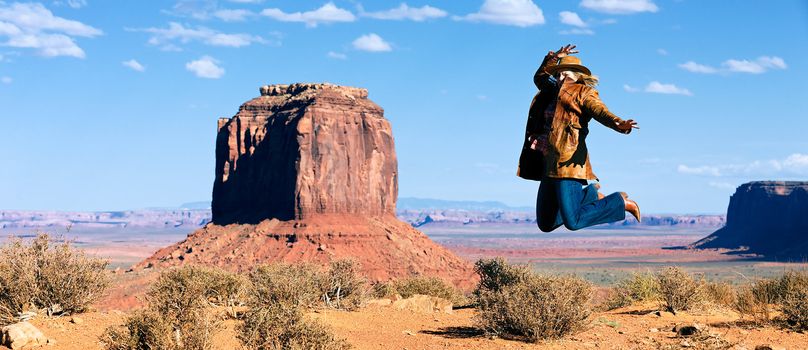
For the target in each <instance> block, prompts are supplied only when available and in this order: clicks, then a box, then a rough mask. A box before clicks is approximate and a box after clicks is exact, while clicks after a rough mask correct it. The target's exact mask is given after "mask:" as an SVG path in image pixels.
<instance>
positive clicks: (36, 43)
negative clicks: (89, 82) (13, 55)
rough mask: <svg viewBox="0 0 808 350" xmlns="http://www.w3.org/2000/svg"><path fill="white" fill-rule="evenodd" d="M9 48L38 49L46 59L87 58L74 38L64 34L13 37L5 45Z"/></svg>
mask: <svg viewBox="0 0 808 350" xmlns="http://www.w3.org/2000/svg"><path fill="white" fill-rule="evenodd" d="M5 45H7V46H11V47H19V48H31V49H36V50H37V52H38V53H39V54H40V55H42V56H45V57H57V56H70V57H76V58H84V57H86V55H85V53H84V50H82V49H81V48H80V47H79V46H78V45H76V42H75V41H73V38H71V37H69V36H67V35H63V34H23V35H17V36H12V37H10V38H9V39H8V41H7V42H6V43H5Z"/></svg>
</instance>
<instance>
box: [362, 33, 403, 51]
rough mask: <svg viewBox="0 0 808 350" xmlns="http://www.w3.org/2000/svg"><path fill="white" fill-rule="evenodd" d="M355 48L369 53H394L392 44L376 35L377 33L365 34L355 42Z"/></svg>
mask: <svg viewBox="0 0 808 350" xmlns="http://www.w3.org/2000/svg"><path fill="white" fill-rule="evenodd" d="M353 47H354V48H355V49H357V50H361V51H369V52H387V51H393V48H392V47H391V46H390V43H388V42H386V41H384V39H382V37H380V36H378V35H376V33H370V34H365V35H362V36H360V37H358V38H356V40H354V41H353Z"/></svg>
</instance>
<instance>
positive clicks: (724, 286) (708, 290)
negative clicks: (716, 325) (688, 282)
mask: <svg viewBox="0 0 808 350" xmlns="http://www.w3.org/2000/svg"><path fill="white" fill-rule="evenodd" d="M705 294H706V297H707V300H708V301H709V302H711V303H712V304H715V305H721V306H726V307H732V306H733V305H734V304H735V298H736V295H735V288H733V287H732V285H731V284H729V283H727V282H709V283H707V285H706V286H705Z"/></svg>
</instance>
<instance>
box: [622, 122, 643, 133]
mask: <svg viewBox="0 0 808 350" xmlns="http://www.w3.org/2000/svg"><path fill="white" fill-rule="evenodd" d="M639 128H640V127H639V126H637V122H635V121H634V119H629V120H623V121H621V122H619V123H617V129H619V130H620V131H621V132H623V133H625V134H628V133H630V132H631V129H639Z"/></svg>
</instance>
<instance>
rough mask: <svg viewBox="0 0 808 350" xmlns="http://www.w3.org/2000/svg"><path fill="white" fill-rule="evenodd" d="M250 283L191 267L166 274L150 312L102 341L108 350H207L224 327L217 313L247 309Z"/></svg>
mask: <svg viewBox="0 0 808 350" xmlns="http://www.w3.org/2000/svg"><path fill="white" fill-rule="evenodd" d="M245 283H246V282H245V280H244V279H243V278H242V277H240V276H238V275H236V274H233V273H230V272H226V271H223V270H220V269H214V268H207V267H197V266H186V267H182V268H176V269H172V270H168V271H165V272H163V273H162V274H161V275H160V277H159V278H158V279H157V281H155V282H154V284H152V286H151V287H150V288H149V291H148V292H147V294H146V299H147V301H148V303H149V305H148V308H147V309H146V310H144V311H141V312H138V313H135V314H134V315H132V316H130V317H129V318H128V319H127V321H126V327H125V328H123V329H121V328H120V327H110V328H108V329H107V330H106V332H105V333H104V335H102V337H101V342H102V344H104V346H105V347H106V349H107V350H139V349H168V350H175V349H176V350H179V349H188V350H207V349H211V348H212V346H213V343H212V339H213V334H214V333H215V332H216V331H217V330H218V328H219V325H220V322H219V320H218V319H216V317H215V315H216V312H214V307H216V306H234V305H241V304H243V303H244V300H243V299H242V298H244V294H245V289H246V285H245Z"/></svg>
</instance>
